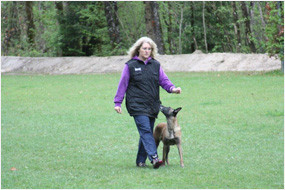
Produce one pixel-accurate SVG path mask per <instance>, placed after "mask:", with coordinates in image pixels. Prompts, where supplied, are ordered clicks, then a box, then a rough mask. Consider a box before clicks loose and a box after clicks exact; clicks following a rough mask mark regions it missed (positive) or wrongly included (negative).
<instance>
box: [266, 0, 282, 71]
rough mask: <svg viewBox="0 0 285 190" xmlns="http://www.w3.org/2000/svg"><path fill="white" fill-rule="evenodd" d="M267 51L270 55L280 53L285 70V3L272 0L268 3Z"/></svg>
mask: <svg viewBox="0 0 285 190" xmlns="http://www.w3.org/2000/svg"><path fill="white" fill-rule="evenodd" d="M266 9H267V17H266V18H267V25H266V36H267V39H268V41H267V43H266V52H267V53H269V55H270V56H276V55H278V56H279V58H280V59H281V69H282V71H283V72H284V17H283V15H284V3H281V2H270V3H267V4H266Z"/></svg>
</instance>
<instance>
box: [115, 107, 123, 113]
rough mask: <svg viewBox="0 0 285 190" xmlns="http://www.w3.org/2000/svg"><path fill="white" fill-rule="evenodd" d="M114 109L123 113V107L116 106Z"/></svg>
mask: <svg viewBox="0 0 285 190" xmlns="http://www.w3.org/2000/svg"><path fill="white" fill-rule="evenodd" d="M114 109H115V111H116V112H117V113H119V114H121V113H122V108H121V107H119V106H116V107H115V108H114Z"/></svg>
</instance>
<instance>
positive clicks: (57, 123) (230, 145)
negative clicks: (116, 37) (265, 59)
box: [1, 72, 284, 189]
mask: <svg viewBox="0 0 285 190" xmlns="http://www.w3.org/2000/svg"><path fill="white" fill-rule="evenodd" d="M168 76H169V78H170V79H171V81H172V82H173V83H174V84H176V86H180V87H181V88H182V94H180V95H175V94H168V93H167V92H165V91H164V90H161V101H162V103H163V105H165V106H171V107H173V108H177V107H180V106H181V107H182V108H183V109H182V110H181V111H180V112H179V114H178V120H179V124H180V126H181V128H182V133H183V136H182V140H183V143H182V147H183V151H184V164H185V168H181V167H180V164H179V156H178V151H177V148H176V147H171V150H170V154H169V162H170V165H169V166H165V167H162V168H160V169H158V170H154V169H152V167H151V164H150V163H149V162H148V163H147V164H148V167H147V168H144V169H142V168H137V167H136V166H135V158H136V153H137V145H138V139H139V136H138V132H137V129H136V126H135V123H134V120H133V118H131V117H130V116H129V115H128V113H127V111H126V109H125V106H124V105H123V114H122V115H120V114H117V113H115V111H114V104H113V98H114V95H115V93H116V90H117V85H118V82H119V79H120V74H100V75H61V76H50V75H44V76H41V75H33V76H9V75H2V77H1V80H2V81H1V122H2V123H1V177H2V179H1V185H2V188H4V189H5V188H6V189H9V188H13V189H25V188H40V189H45V188H51V189H57V188H65V189H72V188H77V189H81V188H85V189H87V188H93V189H95V188H101V189H106V188H109V189H112V188H119V189H125V188H139V189H142V188H143V189H148V188H152V189H160V188H167V189H174V188H180V189H183V188H187V189H191V188H195V189H205V188H211V189H220V188H235V189H243V188H246V189H259V188H261V189H267V188H270V189H279V188H280V189H283V188H284V79H283V75H281V74H279V73H278V72H277V73H276V72H273V73H269V74H263V73H168ZM164 121H165V118H164V116H163V114H161V113H160V114H159V116H158V119H157V121H156V124H157V123H159V122H164ZM158 151H159V155H160V157H161V156H162V147H161V146H160V147H159V150H158ZM12 167H14V168H16V171H12V170H11V168H12Z"/></svg>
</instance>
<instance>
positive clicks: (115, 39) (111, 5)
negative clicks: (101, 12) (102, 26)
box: [104, 1, 121, 48]
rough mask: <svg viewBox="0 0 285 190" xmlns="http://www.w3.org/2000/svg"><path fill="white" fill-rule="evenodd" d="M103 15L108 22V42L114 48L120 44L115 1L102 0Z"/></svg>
mask: <svg viewBox="0 0 285 190" xmlns="http://www.w3.org/2000/svg"><path fill="white" fill-rule="evenodd" d="M104 5H105V15H106V19H107V24H108V31H109V36H110V43H111V45H112V48H116V46H117V45H119V44H120V42H121V39H120V28H119V20H118V17H117V15H118V13H117V12H118V6H117V2H116V1H104Z"/></svg>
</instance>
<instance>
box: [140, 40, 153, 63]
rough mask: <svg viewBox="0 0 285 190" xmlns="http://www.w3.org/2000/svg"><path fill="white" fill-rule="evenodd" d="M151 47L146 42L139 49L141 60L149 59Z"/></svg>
mask: <svg viewBox="0 0 285 190" xmlns="http://www.w3.org/2000/svg"><path fill="white" fill-rule="evenodd" d="M151 51H152V48H151V45H150V44H149V43H147V42H144V43H143V44H142V46H141V48H140V49H139V58H141V59H142V60H143V61H145V60H146V59H147V58H149V57H150V55H151Z"/></svg>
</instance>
